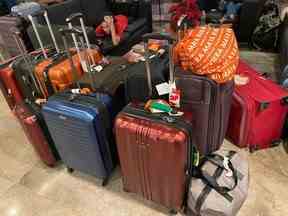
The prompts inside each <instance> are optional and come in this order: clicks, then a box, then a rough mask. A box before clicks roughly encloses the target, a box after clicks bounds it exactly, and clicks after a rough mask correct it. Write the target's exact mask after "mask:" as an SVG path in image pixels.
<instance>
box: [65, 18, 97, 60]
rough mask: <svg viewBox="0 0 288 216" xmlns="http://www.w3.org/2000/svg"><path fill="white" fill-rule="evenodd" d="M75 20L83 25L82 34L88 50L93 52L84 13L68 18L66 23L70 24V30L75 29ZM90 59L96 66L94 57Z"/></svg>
mask: <svg viewBox="0 0 288 216" xmlns="http://www.w3.org/2000/svg"><path fill="white" fill-rule="evenodd" d="M74 20H79V22H80V25H81V29H82V32H83V35H84V38H85V42H86V44H87V47H88V50H89V51H90V50H91V44H90V41H89V38H88V35H87V31H86V28H85V23H84V19H83V14H82V13H74V14H71V15H70V16H69V17H67V18H66V23H67V24H68V27H69V28H73V25H72V22H73V21H74ZM72 37H73V35H72ZM73 40H74V38H73ZM74 43H77V41H76V38H75V40H74ZM90 57H91V59H92V64H93V65H96V62H95V59H94V58H93V56H90Z"/></svg>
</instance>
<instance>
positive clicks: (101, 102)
mask: <svg viewBox="0 0 288 216" xmlns="http://www.w3.org/2000/svg"><path fill="white" fill-rule="evenodd" d="M66 32H67V30H66ZM64 38H65V37H64ZM64 44H67V43H66V42H65V43H64ZM70 57H71V56H70ZM112 104H113V101H112V99H111V97H110V96H108V95H106V94H101V93H94V94H91V95H81V94H73V93H71V92H65V93H57V94H55V95H54V96H52V97H50V98H49V99H48V102H47V104H45V105H44V107H43V110H42V113H43V115H44V118H45V120H46V123H47V125H48V128H49V131H50V132H51V135H52V137H53V140H54V141H55V145H56V146H57V149H58V151H59V154H60V156H61V158H62V160H63V162H64V163H65V164H66V166H67V167H68V168H69V169H68V170H69V171H72V170H74V169H75V170H78V171H81V172H84V173H87V174H90V175H94V176H96V177H99V178H102V179H103V185H106V183H107V181H108V178H109V176H110V174H111V172H112V170H113V169H114V167H115V166H116V164H117V157H116V146H115V142H114V140H113V133H112V127H113V126H112V125H113V119H114V116H115V111H114V109H113V107H112Z"/></svg>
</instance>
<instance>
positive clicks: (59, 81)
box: [34, 55, 83, 98]
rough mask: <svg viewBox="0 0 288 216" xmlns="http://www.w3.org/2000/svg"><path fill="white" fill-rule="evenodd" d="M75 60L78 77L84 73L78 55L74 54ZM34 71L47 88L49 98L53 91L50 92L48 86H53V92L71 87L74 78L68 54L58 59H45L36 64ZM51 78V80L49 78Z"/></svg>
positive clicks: (46, 94) (46, 93)
mask: <svg viewBox="0 0 288 216" xmlns="http://www.w3.org/2000/svg"><path fill="white" fill-rule="evenodd" d="M73 62H74V65H75V68H76V70H77V78H80V77H81V76H82V74H83V70H82V67H81V63H80V60H79V58H78V55H74V56H73ZM34 73H35V75H36V77H37V78H38V80H40V82H41V83H42V85H43V86H44V89H45V97H46V98H48V97H49V96H51V95H52V94H53V93H51V91H50V93H49V90H48V87H51V88H52V92H59V91H62V90H65V89H67V88H69V87H70V86H71V85H72V84H73V82H74V81H75V80H74V74H73V73H72V69H71V65H70V63H69V60H68V59H67V57H66V56H62V57H60V58H58V59H56V60H53V59H51V58H50V59H48V60H43V61H41V62H39V63H38V64H36V65H35V69H34ZM48 79H49V80H48Z"/></svg>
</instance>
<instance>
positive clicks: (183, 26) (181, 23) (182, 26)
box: [177, 14, 188, 42]
mask: <svg viewBox="0 0 288 216" xmlns="http://www.w3.org/2000/svg"><path fill="white" fill-rule="evenodd" d="M187 28H188V26H187V15H186V14H183V15H182V16H181V17H180V19H179V20H178V22H177V41H178V42H179V41H180V40H181V39H182V35H181V30H183V31H184V33H185V32H186V31H187Z"/></svg>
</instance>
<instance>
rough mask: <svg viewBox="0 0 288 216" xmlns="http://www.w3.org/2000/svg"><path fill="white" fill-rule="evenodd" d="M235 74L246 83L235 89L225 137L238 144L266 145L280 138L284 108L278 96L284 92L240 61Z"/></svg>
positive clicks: (280, 96) (266, 146)
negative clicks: (240, 75) (244, 78)
mask: <svg viewBox="0 0 288 216" xmlns="http://www.w3.org/2000/svg"><path fill="white" fill-rule="evenodd" d="M238 73H239V74H243V75H245V76H247V77H249V82H248V84H246V85H243V86H236V88H235V92H234V95H233V103H232V109H231V115H230V120H229V128H228V132H227V136H228V138H230V139H231V140H232V141H233V143H234V144H236V145H238V146H239V147H246V146H249V147H250V148H251V149H263V148H268V147H270V146H271V144H272V143H273V141H276V140H279V139H280V137H281V132H282V128H283V124H284V120H285V116H286V114H287V108H288V107H287V105H285V104H284V103H283V102H282V99H283V98H285V97H287V96H288V94H287V92H286V91H284V90H283V89H282V88H281V87H280V86H278V85H277V84H275V83H274V82H273V81H271V80H268V79H265V78H264V77H262V76H261V75H260V74H259V73H258V72H257V71H255V70H254V69H252V68H251V67H250V66H248V65H247V64H245V63H244V62H240V64H239V68H238Z"/></svg>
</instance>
